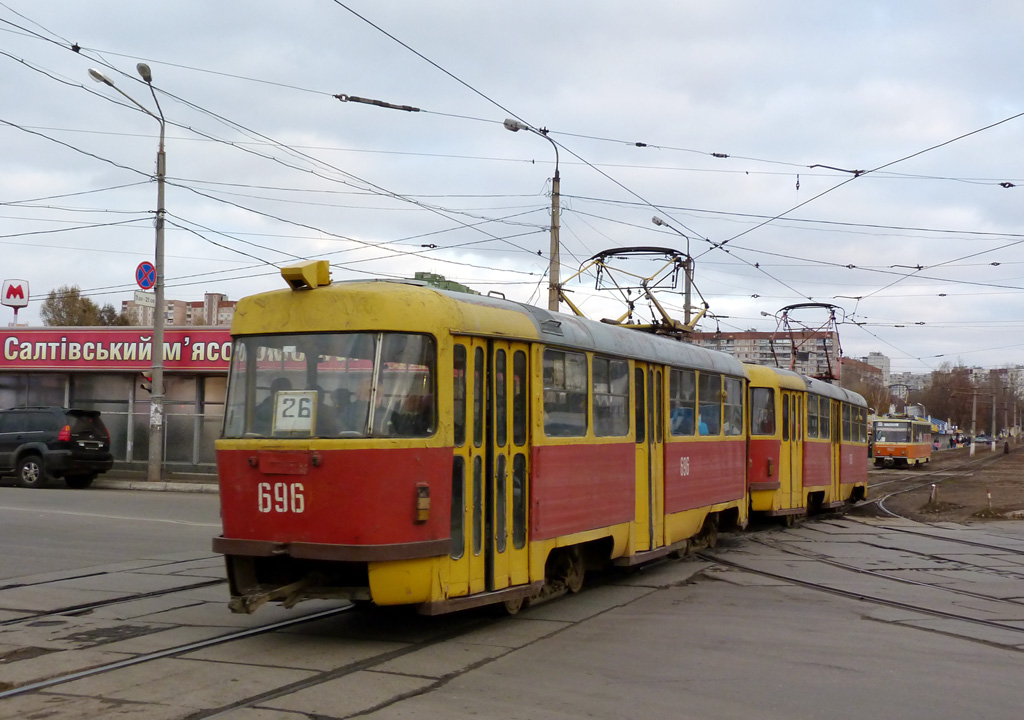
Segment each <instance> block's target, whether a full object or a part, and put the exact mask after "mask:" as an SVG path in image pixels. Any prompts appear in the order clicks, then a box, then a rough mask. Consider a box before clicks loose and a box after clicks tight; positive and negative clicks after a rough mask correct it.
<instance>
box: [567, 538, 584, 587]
mask: <svg viewBox="0 0 1024 720" xmlns="http://www.w3.org/2000/svg"><path fill="white" fill-rule="evenodd" d="M566 559H567V561H568V564H569V567H568V568H566V572H565V586H566V587H567V588H569V592H571V593H578V592H579V591H580V590H582V589H583V579H584V577H585V576H586V574H587V568H586V565H585V564H584V562H583V553H582V552H580V549H579V548H578V547H574V548H572V549H570V550H569V551H568V552H567V553H566Z"/></svg>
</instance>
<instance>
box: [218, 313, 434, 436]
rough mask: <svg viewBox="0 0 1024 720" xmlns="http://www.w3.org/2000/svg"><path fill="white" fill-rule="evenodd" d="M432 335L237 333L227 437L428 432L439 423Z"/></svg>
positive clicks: (225, 434)
mask: <svg viewBox="0 0 1024 720" xmlns="http://www.w3.org/2000/svg"><path fill="white" fill-rule="evenodd" d="M436 365H437V350H436V346H435V343H434V339H433V338H431V337H429V336H427V335H416V334H407V333H315V334H313V333H310V334H301V335H300V334H296V335H260V336H247V337H240V338H236V339H235V342H234V348H233V355H232V359H231V375H230V379H229V381H228V398H227V407H226V408H225V416H224V437H226V438H242V437H275V438H281V437H425V436H428V435H432V434H433V433H434V431H435V429H436V427H437V410H436V406H435V401H434V398H435V394H436V393H435V388H436V372H435V369H436Z"/></svg>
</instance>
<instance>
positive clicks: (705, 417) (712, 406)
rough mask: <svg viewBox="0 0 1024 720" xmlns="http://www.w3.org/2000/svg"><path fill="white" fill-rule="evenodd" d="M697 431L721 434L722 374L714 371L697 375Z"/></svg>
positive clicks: (706, 433) (703, 433)
mask: <svg viewBox="0 0 1024 720" xmlns="http://www.w3.org/2000/svg"><path fill="white" fill-rule="evenodd" d="M697 432H699V433H700V434H701V435H721V434H722V376H721V375H718V374H716V373H701V374H700V375H698V376H697Z"/></svg>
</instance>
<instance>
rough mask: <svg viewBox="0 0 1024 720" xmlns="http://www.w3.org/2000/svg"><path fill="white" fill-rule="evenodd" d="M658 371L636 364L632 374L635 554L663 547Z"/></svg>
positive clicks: (661, 389)
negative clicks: (634, 458)
mask: <svg viewBox="0 0 1024 720" xmlns="http://www.w3.org/2000/svg"><path fill="white" fill-rule="evenodd" d="M662 383H663V380H662V371H661V369H660V368H652V367H649V366H646V365H643V364H641V363H637V364H636V368H635V370H634V373H633V393H634V396H635V415H634V417H635V426H636V538H635V543H634V546H635V549H636V551H637V552H643V551H645V550H653V549H655V548H658V547H661V546H662V545H664V544H665V455H664V444H663V443H664V432H665V429H664V427H663V425H664V422H663V413H662V410H663V406H664V386H663V384H662Z"/></svg>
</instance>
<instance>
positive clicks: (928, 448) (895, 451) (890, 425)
mask: <svg viewBox="0 0 1024 720" xmlns="http://www.w3.org/2000/svg"><path fill="white" fill-rule="evenodd" d="M874 433H875V437H874V458H875V465H878V466H884V467H908V466H909V467H918V466H920V465H923V464H925V463H927V462H931V459H932V447H933V446H932V424H931V422H930V421H929V420H926V419H923V418H915V417H896V416H892V415H887V416H884V417H879V418H878V419H876V420H875V422H874Z"/></svg>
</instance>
